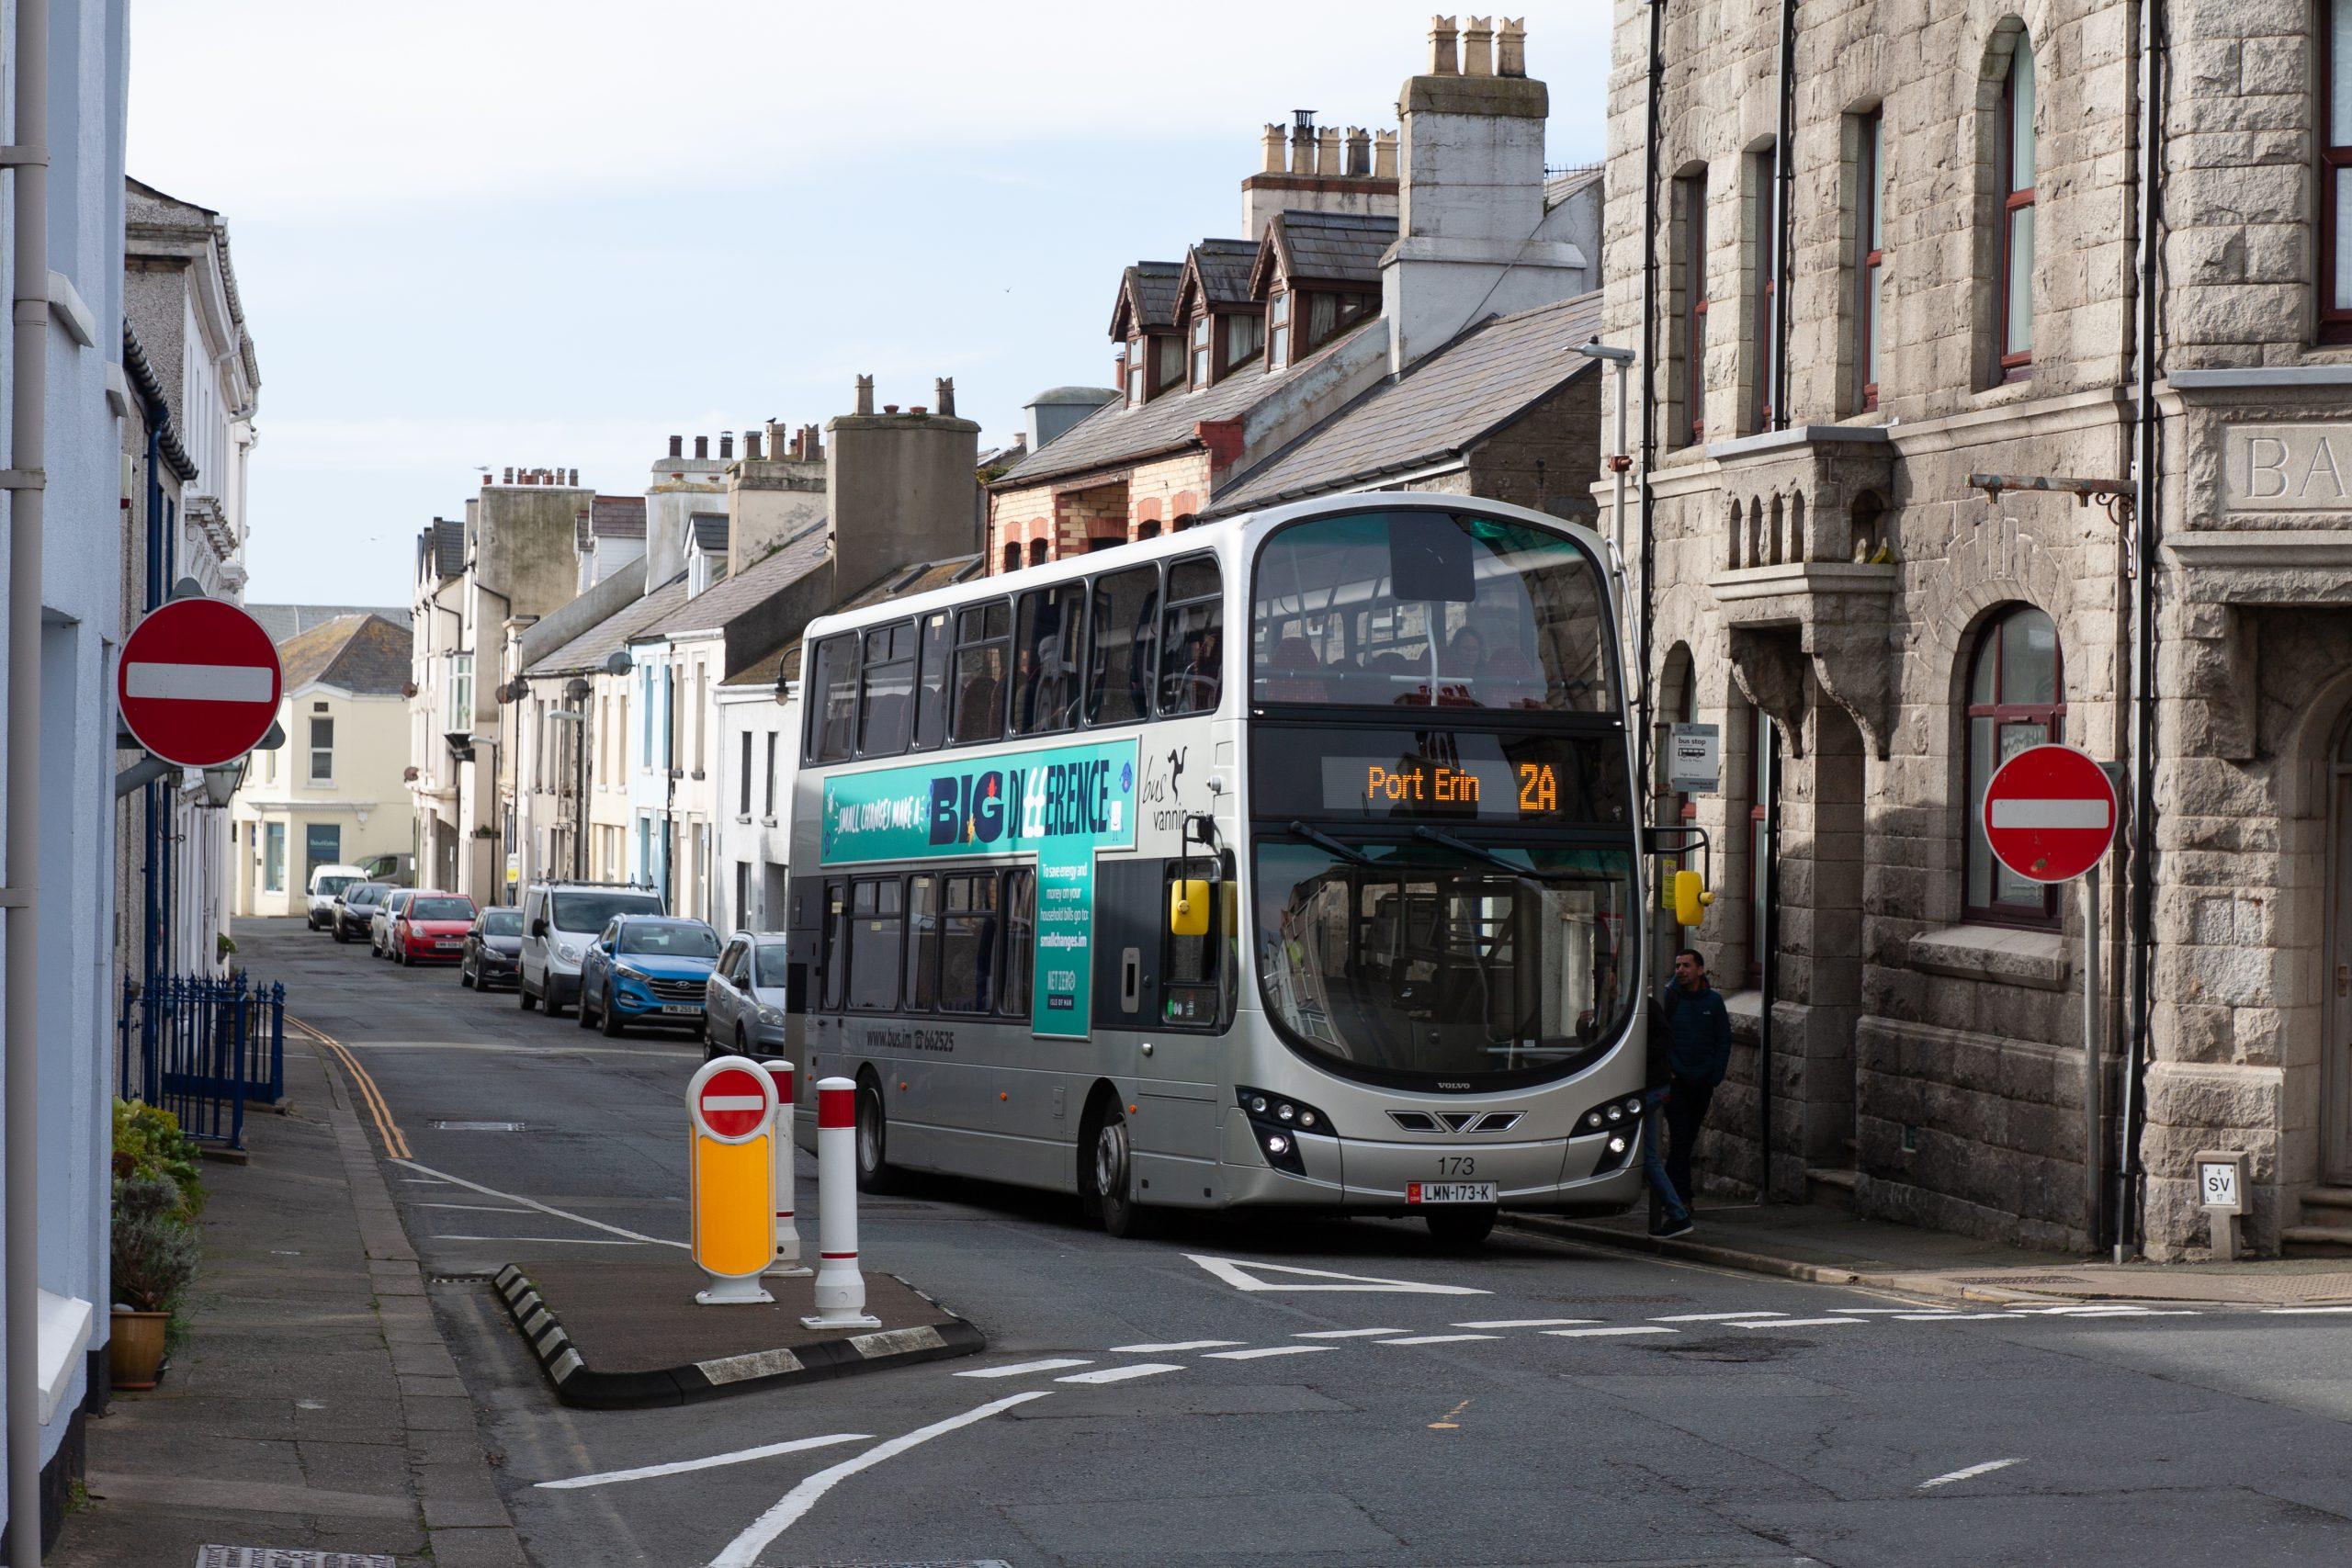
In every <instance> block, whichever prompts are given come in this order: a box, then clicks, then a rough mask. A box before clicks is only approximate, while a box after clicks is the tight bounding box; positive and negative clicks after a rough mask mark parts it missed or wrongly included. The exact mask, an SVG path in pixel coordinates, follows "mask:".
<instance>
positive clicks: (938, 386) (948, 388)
mask: <svg viewBox="0 0 2352 1568" xmlns="http://www.w3.org/2000/svg"><path fill="white" fill-rule="evenodd" d="M932 394H933V396H932V400H931V406H932V407H933V408H935V409H937V410H938V411H939V417H940V418H942V419H952V418H954V417H955V413H956V378H955V377H953V376H942V377H939V378H936V379H935V380H933V383H932Z"/></svg>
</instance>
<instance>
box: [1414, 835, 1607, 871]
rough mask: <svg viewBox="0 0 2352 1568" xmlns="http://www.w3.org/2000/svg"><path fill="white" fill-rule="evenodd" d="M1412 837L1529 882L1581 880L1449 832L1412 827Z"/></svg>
mask: <svg viewBox="0 0 2352 1568" xmlns="http://www.w3.org/2000/svg"><path fill="white" fill-rule="evenodd" d="M1413 837H1415V838H1416V839H1419V840H1421V841H1423V842H1424V843H1430V844H1436V845H1438V846H1439V847H1441V848H1442V849H1449V850H1452V851H1453V852H1454V853H1455V854H1458V855H1464V856H1466V857H1467V858H1469V859H1471V860H1482V861H1485V862H1486V863H1487V864H1488V865H1491V866H1493V867H1495V868H1496V869H1497V870H1498V871H1507V872H1509V873H1510V874H1511V875H1513V876H1516V877H1521V878H1522V879H1524V880H1526V881H1529V882H1576V881H1579V880H1581V878H1579V877H1577V876H1575V875H1572V874H1562V873H1559V872H1544V871H1536V870H1533V869H1532V868H1530V867H1527V866H1523V865H1521V864H1519V863H1517V862H1516V861H1508V860H1505V859H1504V858H1503V857H1502V856H1500V855H1498V854H1497V853H1495V852H1494V851H1492V850H1488V849H1481V848H1480V847H1479V846H1477V845H1476V844H1474V843H1471V842H1469V841H1468V840H1464V839H1457V838H1455V837H1454V836H1453V834H1451V833H1441V832H1439V831H1438V830H1437V829H1434V828H1416V829H1413Z"/></svg>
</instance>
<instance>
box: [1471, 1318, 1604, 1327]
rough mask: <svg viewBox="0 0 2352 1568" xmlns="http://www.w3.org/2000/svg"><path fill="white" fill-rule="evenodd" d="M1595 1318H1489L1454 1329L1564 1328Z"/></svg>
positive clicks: (1596, 1321) (1591, 1321) (1591, 1320)
mask: <svg viewBox="0 0 2352 1568" xmlns="http://www.w3.org/2000/svg"><path fill="white" fill-rule="evenodd" d="M1599 1322H1600V1319H1599V1318H1597V1317H1490V1318H1487V1320H1486V1321H1484V1322H1483V1323H1457V1324H1455V1325H1453V1326H1454V1327H1456V1328H1566V1326H1567V1325H1569V1324H1572V1323H1599Z"/></svg>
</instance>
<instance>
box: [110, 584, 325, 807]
mask: <svg viewBox="0 0 2352 1568" xmlns="http://www.w3.org/2000/svg"><path fill="white" fill-rule="evenodd" d="M285 680H286V676H285V671H283V670H282V669H281V668H280V667H279V665H278V662H277V645H276V644H274V643H272V642H271V641H270V640H269V634H268V633H267V632H266V631H264V630H262V626H261V623H260V622H259V621H256V620H254V618H253V617H252V616H251V615H247V614H245V612H244V611H243V610H241V609H239V608H238V607H237V606H236V605H234V604H226V603H224V602H222V601H221V600H219V599H175V600H173V601H172V602H171V603H169V604H161V605H158V606H157V607H155V608H154V609H153V610H150V611H149V612H148V613H147V615H146V618H145V619H143V620H141V622H140V623H139V625H138V626H134V627H133V628H131V633H130V637H126V638H125V639H124V640H123V645H122V658H121V660H120V661H119V665H118V666H117V668H116V670H115V701H116V703H117V705H119V708H120V710H121V713H122V722H123V726H124V728H127V729H129V730H130V733H131V736H132V738H133V739H136V740H137V741H138V742H139V744H141V746H144V747H145V748H147V750H150V751H153V753H154V754H155V755H156V756H158V757H160V758H162V759H163V760H164V761H166V762H171V763H174V764H175V765H176V766H179V767H183V768H217V767H219V766H220V765H221V764H223V763H225V762H232V761H236V760H237V759H238V758H239V757H242V756H243V755H244V754H245V753H246V752H248V751H250V750H253V749H254V747H255V746H256V745H259V744H260V742H261V739H262V737H263V736H265V735H267V734H268V733H269V727H270V725H271V724H273V723H274V722H276V720H277V699H278V698H279V696H280V695H281V694H283V690H284V686H285Z"/></svg>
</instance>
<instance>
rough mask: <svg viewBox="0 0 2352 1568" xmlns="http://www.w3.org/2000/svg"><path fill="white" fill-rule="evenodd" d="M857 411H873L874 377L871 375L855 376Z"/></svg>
mask: <svg viewBox="0 0 2352 1568" xmlns="http://www.w3.org/2000/svg"><path fill="white" fill-rule="evenodd" d="M857 412H860V413H872V412H874V378H873V377H871V376H860V377H859V378H857Z"/></svg>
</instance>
